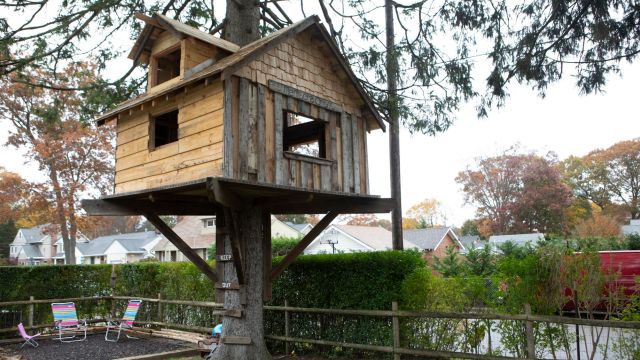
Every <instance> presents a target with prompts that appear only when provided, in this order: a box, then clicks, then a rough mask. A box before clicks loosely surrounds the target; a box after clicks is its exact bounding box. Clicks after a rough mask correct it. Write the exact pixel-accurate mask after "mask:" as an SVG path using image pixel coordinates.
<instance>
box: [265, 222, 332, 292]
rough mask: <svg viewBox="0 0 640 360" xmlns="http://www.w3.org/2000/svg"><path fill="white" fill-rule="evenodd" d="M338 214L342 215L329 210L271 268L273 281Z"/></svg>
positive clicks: (270, 276) (270, 275)
mask: <svg viewBox="0 0 640 360" xmlns="http://www.w3.org/2000/svg"><path fill="white" fill-rule="evenodd" d="M338 215H340V213H338V212H337V211H329V212H328V213H327V215H325V216H324V217H323V218H322V220H320V222H318V224H316V226H314V227H313V229H311V231H309V233H307V235H305V236H304V237H303V238H302V240H300V242H299V243H298V245H296V246H295V247H294V248H293V249H291V251H289V253H288V254H287V256H285V257H284V259H282V261H281V262H280V263H278V265H276V267H274V268H273V269H271V273H270V274H269V278H270V279H271V281H274V280H275V279H276V278H277V277H278V276H280V274H282V272H283V271H284V269H286V268H287V266H289V265H290V264H291V263H292V262H293V261H294V260H295V259H296V258H297V257H298V255H300V254H302V252H303V251H304V249H306V248H307V246H309V244H311V243H312V242H313V240H315V239H316V237H318V235H320V233H321V232H323V231H324V229H326V228H327V226H329V224H331V222H332V221H333V219H335V218H336V217H338Z"/></svg>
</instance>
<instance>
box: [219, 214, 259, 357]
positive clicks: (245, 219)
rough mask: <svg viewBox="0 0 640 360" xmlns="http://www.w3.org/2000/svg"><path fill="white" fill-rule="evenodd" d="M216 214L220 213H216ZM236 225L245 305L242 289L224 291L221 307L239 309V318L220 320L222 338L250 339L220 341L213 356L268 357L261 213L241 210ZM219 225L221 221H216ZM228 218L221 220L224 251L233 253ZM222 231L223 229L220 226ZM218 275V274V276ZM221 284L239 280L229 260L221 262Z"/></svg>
mask: <svg viewBox="0 0 640 360" xmlns="http://www.w3.org/2000/svg"><path fill="white" fill-rule="evenodd" d="M218 216H222V214H219V215H218ZM236 221H239V222H240V223H239V224H237V226H236V228H237V229H238V230H239V232H240V234H238V235H239V237H240V246H241V254H242V258H243V260H244V264H245V268H244V277H245V284H244V293H245V294H246V304H245V305H243V304H242V301H241V296H242V295H241V294H242V291H237V290H227V291H225V294H224V308H225V309H233V310H242V317H240V318H236V317H231V316H225V317H224V318H223V320H222V338H228V337H230V336H232V337H235V336H240V337H248V338H250V339H251V343H250V344H249V345H239V344H225V343H223V344H222V345H221V346H220V347H219V348H218V349H217V350H216V352H215V354H214V357H213V359H216V360H217V359H247V360H254V359H255V360H264V359H271V355H269V351H268V350H267V346H266V344H265V342H264V319H263V313H262V305H263V301H262V296H263V287H264V282H263V279H264V278H265V276H264V266H263V262H264V257H263V254H262V252H263V246H262V241H263V236H262V232H263V228H264V227H263V224H262V212H261V211H260V210H259V209H256V208H255V207H249V208H248V209H246V210H243V211H242V212H240V213H239V214H238V216H237V217H236ZM219 224H221V222H219ZM231 224H232V222H231V219H229V218H227V217H225V219H224V230H226V231H224V234H223V235H224V250H225V251H224V253H225V254H232V253H233V251H232V248H231V236H233V234H234V231H233V230H232V229H231V226H230V225H231ZM221 230H222V229H221ZM220 275H221V274H219V275H218V276H220ZM222 282H223V283H235V282H238V276H237V272H236V269H235V266H234V264H233V262H232V261H228V262H226V263H225V265H224V274H222Z"/></svg>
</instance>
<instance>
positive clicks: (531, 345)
mask: <svg viewBox="0 0 640 360" xmlns="http://www.w3.org/2000/svg"><path fill="white" fill-rule="evenodd" d="M131 298H134V297H131V296H99V297H78V298H66V299H46V300H43V299H34V298H33V297H30V299H29V300H21V301H10V302H0V312H1V311H3V309H6V308H7V307H12V306H13V307H15V306H26V307H27V311H26V312H27V322H26V326H25V327H26V328H27V329H45V328H51V327H52V324H34V323H33V319H34V305H37V304H50V303H52V302H69V301H74V302H85V301H95V302H97V301H111V309H112V312H111V313H113V309H114V305H115V302H116V301H118V300H120V301H126V300H129V299H131ZM137 299H141V300H143V302H147V303H152V304H156V306H157V309H156V311H157V314H156V317H157V319H158V320H162V319H164V318H165V317H164V314H163V311H164V306H165V305H169V304H170V305H183V306H191V307H199V308H206V309H214V310H212V311H211V312H210V313H212V314H215V315H217V316H220V317H221V316H223V315H224V314H225V312H226V311H225V310H224V309H223V308H222V304H219V303H215V302H205V301H186V300H167V299H163V298H162V297H161V296H160V294H159V295H158V298H137ZM215 309H219V310H215ZM264 310H266V311H275V312H282V313H283V317H284V335H266V336H265V337H266V338H267V339H270V340H274V341H282V342H284V343H285V346H286V350H285V351H286V352H287V353H289V351H288V350H289V343H306V344H315V345H323V346H333V347H343V348H352V349H359V350H364V351H371V352H380V353H387V354H393V357H394V359H400V357H401V355H411V356H427V357H435V358H463V359H486V360H490V359H517V357H509V356H498V355H492V354H491V350H490V349H489V354H477V353H468V352H456V351H437V350H427V349H416V348H409V347H403V346H401V327H400V323H401V319H407V318H414V319H415V318H426V319H449V320H455V319H459V320H486V321H519V322H522V323H524V328H525V333H526V336H525V338H526V352H525V353H526V355H525V357H524V359H534V358H535V353H536V343H535V338H534V326H533V324H534V323H535V322H539V323H548V324H564V325H576V329H577V326H578V325H585V326H592V327H604V328H618V329H634V330H640V321H615V320H597V319H582V318H573V317H563V316H544V315H533V314H531V309H530V307H529V306H526V307H525V314H516V315H507V314H497V313H485V312H477V313H450V312H435V311H403V310H398V304H397V303H396V302H393V303H392V306H391V310H350V309H315V308H300V307H291V306H289V305H288V303H287V301H285V305H284V306H264ZM291 314H319V315H333V316H360V317H374V318H386V319H390V320H391V328H390V332H391V334H390V335H391V339H392V345H390V346H385V345H371V344H360V343H349V342H340V341H330V340H322V339H309V338H300V337H294V336H291V334H290V327H291V326H290V324H291ZM89 322H90V323H100V322H104V319H92V320H90V321H89ZM136 323H137V324H139V325H155V326H159V327H165V328H174V329H179V330H187V331H192V332H200V333H209V332H210V331H211V328H210V327H202V326H194V325H185V324H177V323H170V322H163V321H136ZM16 325H17V324H16ZM16 331H17V329H16V327H11V328H3V329H0V334H2V333H11V332H16ZM490 339H491V327H489V348H491V345H490V342H491V340H490ZM578 359H579V356H578Z"/></svg>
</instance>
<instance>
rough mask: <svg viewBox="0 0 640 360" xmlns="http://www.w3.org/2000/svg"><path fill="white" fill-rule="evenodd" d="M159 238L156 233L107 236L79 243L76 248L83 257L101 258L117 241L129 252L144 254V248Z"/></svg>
mask: <svg viewBox="0 0 640 360" xmlns="http://www.w3.org/2000/svg"><path fill="white" fill-rule="evenodd" d="M158 236H159V235H158V234H156V233H155V231H144V232H137V233H128V234H116V235H107V236H100V237H97V238H95V239H93V240H91V241H89V242H88V243H78V244H76V247H77V249H78V251H80V253H81V254H82V255H83V256H101V255H104V254H105V252H106V251H107V249H108V248H109V246H111V244H113V243H114V242H116V241H117V242H118V243H120V245H122V247H124V248H125V249H126V250H127V251H128V252H132V253H133V252H142V251H144V249H143V246H145V245H146V244H148V243H149V242H151V241H153V240H154V239H155V238H157V237H158Z"/></svg>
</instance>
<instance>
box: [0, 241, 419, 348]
mask: <svg viewBox="0 0 640 360" xmlns="http://www.w3.org/2000/svg"><path fill="white" fill-rule="evenodd" d="M279 261H281V258H275V259H274V264H277V263H278V262H279ZM424 267H425V264H424V261H423V260H422V259H421V257H420V254H419V253H418V252H411V251H407V252H399V251H388V252H375V253H355V254H336V255H307V256H301V257H300V258H298V259H297V260H296V261H295V262H294V263H293V264H291V266H289V267H288V268H287V270H285V271H284V272H283V273H282V275H281V276H280V277H279V278H278V280H277V281H276V282H275V283H274V284H273V299H272V300H271V301H270V302H269V305H283V304H284V300H285V299H287V301H288V303H289V305H290V306H296V307H311V308H333V309H390V308H391V302H392V301H399V302H400V303H403V302H405V301H404V299H403V296H404V295H403V294H405V293H404V292H403V291H402V289H403V283H404V282H405V279H406V278H408V277H409V275H410V274H412V273H414V272H415V271H417V270H420V269H424ZM111 269H112V266H111V265H67V266H35V267H0V302H3V301H11V300H26V299H28V298H29V296H34V297H36V298H39V299H52V298H68V297H80V296H101V295H108V294H110V293H111V281H110V278H111ZM115 293H116V294H118V295H123V296H128V295H130V296H139V297H154V298H155V297H157V296H158V293H161V294H162V296H163V298H165V299H181V300H196V301H213V299H214V288H213V286H212V284H211V282H210V281H209V279H208V278H207V277H206V276H205V275H203V274H202V273H201V272H200V271H199V270H198V269H197V268H196V267H195V266H194V265H193V264H191V263H186V262H185V263H159V262H145V263H137V264H122V265H116V285H115ZM154 306H155V305H151V304H146V307H145V308H143V309H141V313H140V314H139V318H140V319H151V318H153V317H154V316H156V314H157V312H156V308H154ZM48 307H49V305H48V304H44V305H42V306H38V308H37V310H36V313H37V314H38V316H36V319H35V321H36V322H44V321H49V320H50V316H51V315H50V310H49V308H48ZM120 308H124V303H123V304H118V305H117V309H120ZM16 309H18V308H16ZM20 309H22V310H23V311H26V307H22V308H20ZM109 310H110V304H109V303H107V302H103V303H101V304H95V303H90V302H87V303H85V304H82V303H79V304H78V312H79V314H82V315H81V316H83V317H84V316H87V317H91V316H99V315H103V314H106V313H108V311H109ZM164 313H165V319H164V320H167V321H171V322H175V323H183V324H189V325H195V326H206V327H208V326H212V325H214V323H215V322H216V321H218V319H217V318H216V317H215V316H214V315H211V314H210V311H208V310H203V309H199V308H192V307H185V306H173V305H168V304H167V305H165V309H164ZM390 326H391V325H390V319H386V318H372V317H353V316H320V315H317V314H293V315H292V316H291V336H296V337H310V338H317V339H325V340H335V341H347V342H356V343H358V342H359V343H363V344H377V345H391V343H392V340H391V332H390V328H391V327H390ZM265 332H266V333H267V334H274V335H284V313H283V312H279V311H267V312H266V313H265ZM270 346H271V347H272V348H273V350H276V351H280V350H281V349H276V347H281V346H282V344H281V343H271V344H270ZM296 346H297V347H296V350H297V351H298V352H304V351H305V350H312V351H314V352H322V350H323V349H322V348H318V347H312V346H308V345H303V344H298V345H296ZM331 351H334V350H331Z"/></svg>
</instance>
